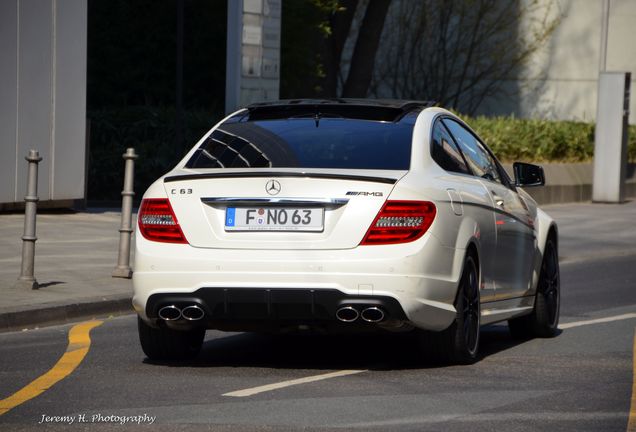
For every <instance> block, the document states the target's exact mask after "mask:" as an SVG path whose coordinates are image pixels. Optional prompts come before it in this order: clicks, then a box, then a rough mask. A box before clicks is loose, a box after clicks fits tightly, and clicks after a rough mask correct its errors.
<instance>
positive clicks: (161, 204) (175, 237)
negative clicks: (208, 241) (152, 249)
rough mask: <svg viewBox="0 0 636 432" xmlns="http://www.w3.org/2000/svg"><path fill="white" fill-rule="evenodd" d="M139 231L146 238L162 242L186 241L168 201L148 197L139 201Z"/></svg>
mask: <svg viewBox="0 0 636 432" xmlns="http://www.w3.org/2000/svg"><path fill="white" fill-rule="evenodd" d="M139 231H141V234H142V235H143V236H144V237H145V238H146V239H148V240H152V241H156V242H164V243H187V241H186V238H185V236H184V235H183V232H182V231H181V227H180V226H179V222H178V221H177V217H176V216H175V215H174V212H173V211H172V206H171V205H170V201H168V200H167V199H165V198H150V199H145V200H143V201H141V208H140V209H139Z"/></svg>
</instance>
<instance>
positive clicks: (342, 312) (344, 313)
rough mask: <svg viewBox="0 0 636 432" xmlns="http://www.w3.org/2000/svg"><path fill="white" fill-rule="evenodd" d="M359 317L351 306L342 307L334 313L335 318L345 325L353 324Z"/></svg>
mask: <svg viewBox="0 0 636 432" xmlns="http://www.w3.org/2000/svg"><path fill="white" fill-rule="evenodd" d="M359 316H360V314H359V313H358V311H357V310H356V309H355V308H353V307H351V306H344V307H341V308H340V309H338V310H337V311H336V318H338V319H339V320H340V321H342V322H346V323H350V322H354V321H355V320H357V319H358V317H359Z"/></svg>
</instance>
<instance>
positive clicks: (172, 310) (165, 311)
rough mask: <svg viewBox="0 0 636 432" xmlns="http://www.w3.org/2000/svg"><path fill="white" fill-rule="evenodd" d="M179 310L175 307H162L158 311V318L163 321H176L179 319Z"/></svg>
mask: <svg viewBox="0 0 636 432" xmlns="http://www.w3.org/2000/svg"><path fill="white" fill-rule="evenodd" d="M181 315H182V314H181V309H179V308H178V307H176V306H175V305H169V306H164V307H162V308H161V309H159V318H161V319H162V320H164V321H176V320H178V319H179V318H181Z"/></svg>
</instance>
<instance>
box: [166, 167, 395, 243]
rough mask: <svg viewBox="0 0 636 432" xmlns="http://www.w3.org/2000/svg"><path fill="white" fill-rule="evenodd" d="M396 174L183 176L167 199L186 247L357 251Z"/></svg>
mask: <svg viewBox="0 0 636 432" xmlns="http://www.w3.org/2000/svg"><path fill="white" fill-rule="evenodd" d="M405 174H406V171H393V170H334V169H314V170H302V171H299V170H297V169H296V170H294V169H279V170H276V171H273V170H260V169H250V170H249V171H246V170H240V169H223V170H197V171H194V170H180V171H177V172H172V173H171V174H169V175H167V176H166V177H165V178H164V187H165V190H166V194H167V196H168V199H169V200H170V203H171V205H172V208H173V210H174V213H175V215H176V217H177V220H178V221H179V224H180V225H181V229H182V230H183V233H184V235H185V237H186V238H187V240H188V242H189V243H190V245H192V246H194V247H200V248H219V249H350V248H354V247H356V246H358V245H359V244H360V242H361V241H362V239H363V238H364V235H365V233H366V232H367V230H368V228H369V226H370V225H371V223H372V222H373V220H374V218H375V216H376V215H377V214H378V212H379V211H380V209H381V208H382V205H383V204H384V202H385V201H386V199H387V198H388V196H389V194H390V193H391V191H392V190H393V187H394V185H395V183H396V182H397V181H398V180H399V179H400V178H401V177H402V176H404V175H405Z"/></svg>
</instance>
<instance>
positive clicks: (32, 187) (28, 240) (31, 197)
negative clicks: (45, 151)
mask: <svg viewBox="0 0 636 432" xmlns="http://www.w3.org/2000/svg"><path fill="white" fill-rule="evenodd" d="M24 159H26V160H27V162H29V169H28V179H27V194H26V196H25V197H24V202H25V204H24V235H23V236H22V270H21V272H20V277H19V278H18V281H17V282H16V284H15V287H16V288H20V289H32V290H35V289H38V287H39V285H38V281H37V280H35V276H34V275H33V271H34V267H35V264H34V262H35V241H36V240H37V239H38V238H37V237H36V236H35V219H36V216H37V210H38V205H37V202H38V201H39V200H40V199H39V198H38V164H39V163H40V161H41V160H42V157H41V156H40V154H39V153H38V151H37V150H29V154H28V155H27V156H26V157H25V158H24Z"/></svg>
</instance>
